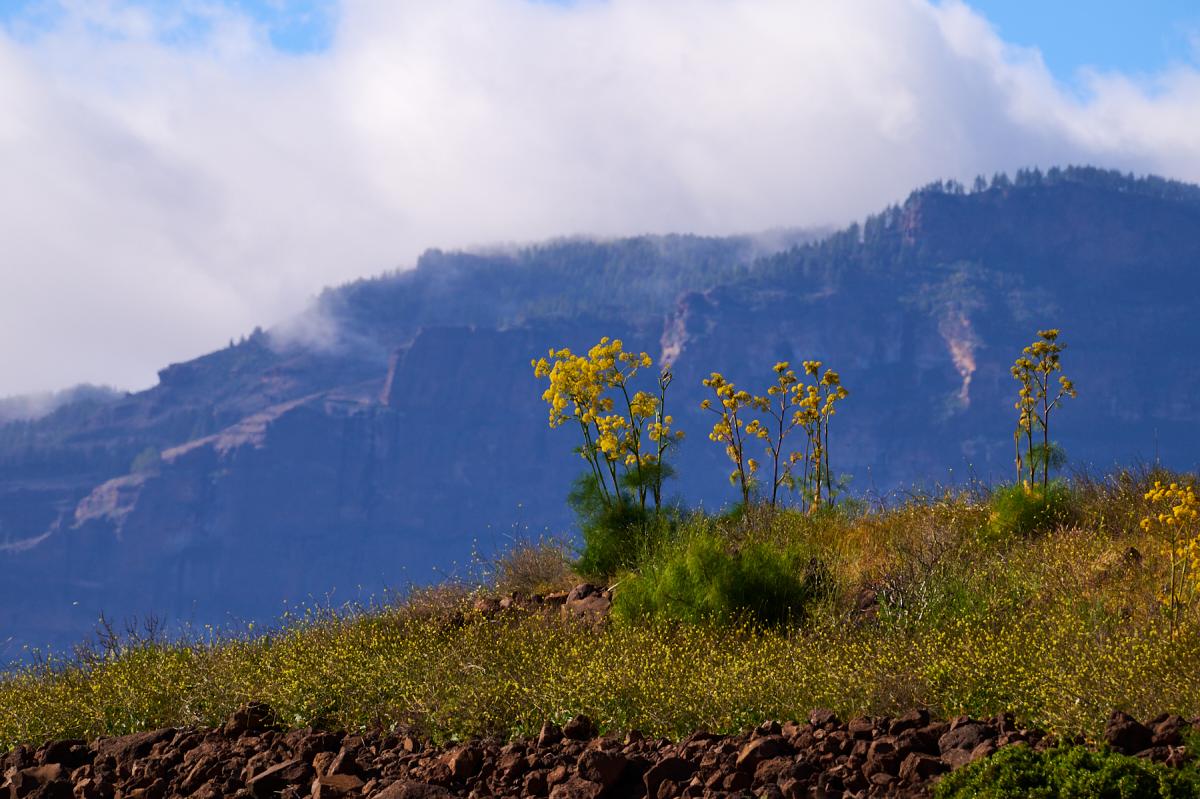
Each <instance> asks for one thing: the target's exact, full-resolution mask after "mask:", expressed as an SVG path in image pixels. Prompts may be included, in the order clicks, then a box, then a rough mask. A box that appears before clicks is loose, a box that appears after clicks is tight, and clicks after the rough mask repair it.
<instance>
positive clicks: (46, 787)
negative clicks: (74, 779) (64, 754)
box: [9, 763, 74, 799]
mask: <svg viewBox="0 0 1200 799" xmlns="http://www.w3.org/2000/svg"><path fill="white" fill-rule="evenodd" d="M9 792H10V795H11V796H12V797H13V799H24V798H25V797H36V799H74V786H72V785H71V781H70V780H69V779H68V778H67V772H66V770H65V769H64V768H63V767H62V766H61V765H59V764H58V763H50V764H48V765H45V766H31V767H30V768H24V769H21V770H20V771H17V772H15V773H14V774H13V775H12V777H11V779H10V784H9Z"/></svg>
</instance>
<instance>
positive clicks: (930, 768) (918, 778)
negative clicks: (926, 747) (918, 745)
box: [900, 752, 949, 785]
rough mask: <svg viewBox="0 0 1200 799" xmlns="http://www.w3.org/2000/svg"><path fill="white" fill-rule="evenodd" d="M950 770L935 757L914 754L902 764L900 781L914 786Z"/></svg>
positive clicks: (918, 753)
mask: <svg viewBox="0 0 1200 799" xmlns="http://www.w3.org/2000/svg"><path fill="white" fill-rule="evenodd" d="M948 770H949V767H948V766H946V764H945V763H943V762H942V761H941V760H939V759H938V758H936V757H934V756H933V755H926V754H922V753H920V752H912V753H911V754H909V756H908V757H906V758H904V762H903V763H901V764H900V779H901V780H902V781H903V782H906V783H908V784H910V785H913V784H916V783H919V782H924V781H925V780H927V779H929V778H930V777H933V776H936V775H938V774H944V773H946V771H948Z"/></svg>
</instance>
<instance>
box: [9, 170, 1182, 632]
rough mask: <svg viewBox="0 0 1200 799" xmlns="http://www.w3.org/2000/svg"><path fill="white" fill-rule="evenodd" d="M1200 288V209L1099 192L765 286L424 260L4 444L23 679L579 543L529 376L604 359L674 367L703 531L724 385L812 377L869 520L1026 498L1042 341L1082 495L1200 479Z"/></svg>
mask: <svg viewBox="0 0 1200 799" xmlns="http://www.w3.org/2000/svg"><path fill="white" fill-rule="evenodd" d="M1197 263H1200V190H1197V189H1195V188H1193V187H1186V186H1181V185H1180V184H1172V183H1166V182H1162V181H1154V180H1151V181H1133V180H1131V179H1127V178H1122V177H1120V176H1115V175H1112V174H1109V173H1099V172H1095V171H1089V170H1073V171H1067V172H1052V173H1050V174H1048V175H1046V176H1040V175H1039V176H1031V175H1025V177H1024V178H1023V179H1020V180H1018V183H1017V185H997V186H996V187H994V188H991V189H989V190H987V191H983V192H979V193H975V194H970V195H967V194H962V193H958V192H957V191H955V190H947V189H945V188H940V189H928V190H924V191H922V192H918V193H917V194H914V195H913V196H912V197H911V198H910V199H909V200H908V201H907V202H906V204H905V205H904V206H903V207H900V208H892V209H889V210H887V211H885V212H884V213H883V214H880V215H879V216H876V217H872V218H871V219H869V220H867V222H866V224H865V225H863V226H854V227H852V228H851V229H849V230H846V231H843V232H841V233H838V234H834V235H832V236H828V237H826V238H824V239H821V240H820V241H816V242H811V243H800V244H798V245H796V246H792V247H790V248H788V249H785V250H783V251H780V252H777V253H775V254H773V255H766V256H763V255H761V253H760V252H759V251H758V250H756V249H755V243H754V242H752V241H751V240H748V239H718V240H714V239H698V238H690V237H672V238H668V239H632V240H626V241H618V242H609V243H589V242H579V241H569V242H560V243H554V244H547V245H542V246H539V247H535V248H531V249H528V250H524V251H520V252H515V253H507V254H493V255H460V254H446V253H436V252H435V253H431V254H430V255H428V256H426V257H425V258H423V259H422V262H421V264H420V265H419V267H418V268H417V269H416V270H413V271H411V272H406V273H401V274H396V275H391V276H387V277H384V278H380V279H377V280H373V281H362V282H359V283H356V284H353V285H351V286H347V287H344V288H342V289H338V290H333V291H330V292H327V293H326V294H325V295H324V296H323V297H322V298H321V300H320V302H319V303H318V305H317V306H316V307H315V308H314V310H313V312H312V314H311V318H309V319H307V320H300V322H299V323H298V324H300V325H301V326H303V325H304V324H310V325H312V326H315V327H317V328H319V329H320V330H321V331H324V333H325V335H323V336H321V337H313V336H295V335H282V334H280V333H279V332H278V331H277V332H275V333H261V332H256V334H255V335H253V336H251V337H250V338H249V339H247V340H245V341H243V342H241V343H239V344H237V345H233V346H231V347H229V348H227V349H225V350H222V351H219V352H216V353H212V354H210V355H207V356H205V357H203V358H199V359H197V360H195V361H191V362H188V363H185V364H176V365H173V366H171V367H169V368H167V369H164V370H163V372H162V373H161V375H160V383H159V385H158V386H156V387H155V388H153V389H151V390H149V391H146V392H142V393H140V394H135V395H126V396H123V397H112V396H107V395H101V396H88V397H86V398H84V399H81V400H79V401H77V402H73V403H67V404H65V405H63V406H62V407H60V408H58V409H57V410H56V411H55V412H54V413H52V414H51V415H49V416H46V417H44V418H42V419H39V420H35V421H15V422H10V423H7V424H4V425H0V562H2V563H3V567H4V568H3V571H2V572H0V574H2V575H3V577H0V647H2V646H3V640H4V638H9V641H10V643H9V645H8V648H7V650H3V649H0V656H3V655H8V656H15V655H17V654H19V652H18V650H17V646H18V645H19V644H20V643H36V644H43V643H53V644H58V645H62V644H65V643H68V642H69V641H71V640H74V639H75V638H77V637H78V636H80V635H81V634H83V633H86V632H87V631H88V630H89V629H91V627H92V625H93V624H94V621H95V619H96V616H97V614H98V612H100V611H102V610H103V611H105V612H106V613H107V614H108V615H109V616H110V617H116V618H118V619H119V618H121V617H124V616H128V615H132V614H148V613H154V614H157V615H160V616H164V617H166V618H167V619H168V620H172V621H194V622H197V623H210V622H218V623H219V622H223V621H229V620H238V619H247V620H248V619H255V620H260V621H262V620H270V619H271V618H274V617H275V616H277V615H278V613H279V612H280V611H281V610H282V609H283V607H284V604H283V603H284V602H289V603H293V604H294V603H305V602H313V601H315V602H325V601H333V602H335V603H337V602H340V601H346V600H352V599H365V598H367V597H369V596H371V595H376V596H378V595H379V594H380V592H381V591H383V590H384V589H387V588H394V589H401V590H402V589H403V588H405V587H406V585H408V584H410V583H425V582H429V581H431V580H435V579H438V578H439V577H440V576H442V575H444V574H446V573H449V572H453V571H454V570H455V569H456V568H457V569H459V570H460V572H461V570H462V568H463V566H464V564H465V563H466V561H468V559H469V557H470V554H471V552H472V550H473V548H478V549H480V550H483V551H487V550H490V549H494V548H497V547H501V546H503V545H504V544H505V543H506V541H508V540H509V539H510V538H512V537H517V536H526V535H533V536H536V535H538V534H540V533H542V532H543V531H546V530H550V531H552V532H561V531H565V530H568V529H569V526H570V518H569V515H568V513H567V509H566V507H565V503H564V497H565V495H566V493H567V491H568V490H569V487H570V484H571V481H572V479H573V478H574V477H575V475H576V474H577V472H578V471H580V464H579V461H578V458H577V456H575V455H573V454H571V452H570V450H571V448H572V446H574V441H573V440H572V439H571V436H570V432H569V431H566V430H555V431H551V430H548V429H547V428H546V426H545V409H544V407H543V406H542V403H541V402H540V400H539V399H538V395H539V393H540V389H539V388H538V386H537V384H536V383H535V382H534V381H533V378H532V374H531V371H530V369H529V359H530V357H531V356H534V355H537V354H541V353H542V352H544V351H545V350H546V349H547V348H548V347H552V346H561V345H569V346H572V347H576V348H583V347H586V346H588V345H589V344H591V343H594V342H595V340H596V339H597V338H599V337H600V336H601V335H615V336H619V337H621V338H623V339H625V340H626V342H627V343H628V345H629V346H630V347H635V348H637V349H644V350H647V351H649V352H650V353H652V354H653V355H655V356H656V357H660V358H662V357H665V358H667V359H669V360H671V361H672V362H673V363H674V364H675V371H676V374H677V380H676V382H675V385H674V386H673V387H672V392H673V396H672V397H671V398H670V399H669V401H670V402H671V403H672V404H673V407H672V411H673V412H674V413H675V415H676V416H677V418H678V420H679V425H680V426H681V427H682V428H683V429H685V430H686V431H687V432H688V434H689V439H688V441H686V442H685V444H684V445H683V447H682V448H681V449H680V451H679V453H678V455H677V459H676V465H677V467H678V472H679V474H678V479H677V481H676V482H675V484H674V486H673V490H674V491H675V492H677V493H678V494H680V495H681V496H683V497H685V498H686V499H687V501H688V502H689V503H690V504H697V503H700V502H703V504H704V505H705V507H710V508H711V507H716V506H719V505H720V504H722V503H723V502H725V501H728V500H730V499H731V498H732V495H731V493H730V491H729V488H728V485H727V484H726V483H725V474H726V473H727V471H728V469H727V467H726V466H725V464H724V463H723V462H722V458H723V455H722V453H721V452H720V451H719V448H717V447H715V446H713V445H711V443H710V442H709V441H708V440H707V438H706V435H705V434H706V432H707V423H708V420H707V419H706V418H705V417H704V416H703V414H702V413H701V412H700V411H699V409H698V407H697V406H698V403H699V400H700V398H701V394H700V390H701V386H700V380H701V379H702V378H703V377H705V376H707V375H708V373H709V372H710V371H713V370H719V371H722V372H724V373H726V374H727V375H728V376H729V377H730V378H731V379H733V380H735V381H737V382H738V383H745V384H747V385H755V384H759V390H761V384H762V383H763V381H764V380H765V379H766V378H767V377H768V372H769V369H770V366H771V364H773V363H774V362H775V361H777V360H791V361H793V362H798V361H801V360H803V359H806V358H814V357H815V358H820V359H822V360H824V361H826V362H827V363H828V364H830V365H831V366H834V367H835V368H837V369H838V370H839V371H840V372H841V373H842V375H843V378H844V381H845V382H846V384H847V385H848V386H849V387H850V390H851V392H852V394H851V398H850V400H848V401H847V402H846V404H845V406H844V411H843V412H842V413H841V414H840V415H839V416H838V418H837V419H836V425H835V427H834V439H833V449H834V466H835V469H836V470H838V471H841V472H846V473H848V474H852V475H853V481H852V483H851V486H852V487H853V488H854V489H855V490H857V491H866V490H879V491H882V490H886V489H890V488H894V487H897V486H900V485H904V484H908V483H911V482H913V481H923V482H925V483H929V482H932V481H937V480H942V481H945V480H959V479H965V478H966V477H967V476H968V475H972V474H973V475H976V476H978V477H980V478H983V479H1007V478H1008V476H1009V472H1010V470H1011V454H1010V453H1011V447H1012V440H1011V431H1012V426H1013V420H1012V418H1011V417H1012V411H1011V403H1012V394H1013V390H1012V385H1011V383H1012V380H1011V378H1010V377H1009V374H1008V366H1009V365H1010V364H1011V361H1012V358H1013V357H1014V356H1015V355H1016V353H1017V352H1019V350H1020V347H1021V346H1022V345H1023V344H1025V343H1027V342H1028V340H1029V339H1030V337H1031V336H1032V335H1033V333H1034V331H1035V330H1036V329H1037V328H1038V327H1046V326H1058V327H1061V328H1063V329H1064V336H1065V338H1066V340H1067V341H1068V343H1069V344H1070V349H1069V350H1068V352H1067V355H1066V357H1065V363H1066V365H1067V371H1068V372H1069V373H1070V374H1071V376H1072V377H1074V378H1075V379H1076V382H1077V383H1078V384H1079V386H1080V390H1081V395H1080V398H1079V399H1078V400H1077V401H1075V402H1072V403H1071V405H1070V407H1069V408H1067V409H1066V410H1065V411H1064V412H1063V413H1062V415H1061V417H1060V418H1061V427H1060V428H1059V429H1058V431H1057V432H1056V438H1058V439H1059V440H1060V441H1061V442H1062V444H1063V445H1064V446H1065V448H1066V450H1067V452H1068V454H1069V455H1070V456H1071V458H1072V461H1073V462H1074V463H1075V464H1076V465H1080V466H1084V465H1089V464H1090V465H1094V466H1096V467H1098V468H1104V467H1107V466H1109V465H1111V464H1112V463H1114V462H1116V461H1124V462H1129V461H1131V460H1133V459H1136V458H1138V457H1141V458H1144V459H1152V458H1153V457H1155V454H1156V452H1155V450H1156V447H1157V451H1158V452H1157V454H1158V455H1159V456H1160V457H1161V458H1162V459H1163V460H1164V461H1165V462H1166V463H1168V464H1169V465H1172V466H1176V467H1181V468H1192V467H1194V465H1195V463H1196V455H1195V453H1196V452H1197V444H1200V428H1198V427H1197V421H1198V420H1200V399H1198V397H1200V364H1198V363H1197V360H1196V358H1195V352H1196V351H1197V345H1200V326H1198V325H1196V324H1195V321H1194V320H1195V310H1194V300H1195V297H1197V296H1200V277H1198V273H1197V270H1196V268H1195V265H1196V264H1197ZM290 329H291V330H293V331H294V329H295V326H292V327H291V328H290ZM314 342H317V343H314ZM456 564H457V566H456Z"/></svg>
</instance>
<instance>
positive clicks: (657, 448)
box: [530, 336, 683, 507]
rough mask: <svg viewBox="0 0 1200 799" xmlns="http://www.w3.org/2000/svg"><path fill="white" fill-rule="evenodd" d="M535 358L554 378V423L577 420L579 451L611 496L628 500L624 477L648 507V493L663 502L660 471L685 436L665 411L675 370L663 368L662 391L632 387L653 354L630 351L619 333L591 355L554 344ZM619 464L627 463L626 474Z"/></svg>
mask: <svg viewBox="0 0 1200 799" xmlns="http://www.w3.org/2000/svg"><path fill="white" fill-rule="evenodd" d="M530 365H531V366H532V367H533V374H534V377H536V378H539V379H540V378H545V379H547V380H549V383H550V385H549V387H548V388H547V389H546V390H545V391H544V392H543V393H542V399H543V400H545V402H546V404H547V405H548V406H549V409H550V410H549V421H550V426H551V427H558V426H559V425H561V424H563V423H564V422H571V421H573V422H576V423H577V424H578V425H579V428H580V433H581V435H582V437H583V445H582V446H581V447H580V449H579V453H580V455H581V456H582V457H583V458H584V460H586V461H587V462H588V464H589V467H590V468H591V476H592V477H593V478H594V479H595V480H596V483H597V486H598V488H599V489H600V490H601V493H602V494H603V496H604V499H605V501H606V502H608V503H610V504H614V503H616V504H619V503H623V502H624V501H625V495H624V493H623V484H628V483H630V482H632V483H633V484H634V485H635V487H636V492H637V495H638V500H639V502H640V503H641V505H642V506H643V507H645V504H646V499H647V497H648V496H653V497H654V501H655V505H656V506H657V505H658V504H659V502H660V501H661V497H660V494H661V477H662V470H661V469H660V468H658V466H659V465H660V464H661V463H662V458H663V455H664V453H665V452H666V450H667V448H668V447H669V446H670V444H671V443H672V442H674V441H678V440H679V439H681V438H682V437H683V434H682V433H680V432H676V431H673V430H672V429H671V425H672V424H673V423H674V420H673V419H672V417H670V416H668V415H666V414H665V413H664V412H663V409H664V406H665V403H666V389H667V386H668V385H670V382H671V372H670V369H669V368H664V369H663V370H662V371H661V372H660V374H659V379H658V387H659V393H658V395H657V396H656V395H655V394H653V393H651V392H648V391H635V392H633V393H632V394H631V393H630V390H629V386H630V385H631V383H632V382H633V380H634V378H635V377H636V376H637V374H638V373H639V372H640V371H641V370H643V369H648V368H650V367H651V366H653V365H654V361H653V359H651V357H650V355H649V354H648V353H645V352H632V351H626V350H625V345H624V343H623V342H622V341H621V340H620V339H610V338H608V337H607V336H605V337H604V338H601V339H600V342H599V343H598V344H596V345H595V346H594V347H592V348H591V349H589V350H588V352H587V354H586V355H576V354H575V353H574V352H572V351H571V350H570V349H568V348H563V349H558V350H554V349H552V350H550V351H549V353H548V357H546V358H537V359H534V360H533V361H531V362H530ZM647 442H649V443H647ZM651 467H654V468H651ZM621 468H623V469H624V470H626V471H625V479H624V480H623V479H622V474H621V471H620V469H621Z"/></svg>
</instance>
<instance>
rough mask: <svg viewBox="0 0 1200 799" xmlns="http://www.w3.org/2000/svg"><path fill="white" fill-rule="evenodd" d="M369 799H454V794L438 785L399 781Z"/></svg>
mask: <svg viewBox="0 0 1200 799" xmlns="http://www.w3.org/2000/svg"><path fill="white" fill-rule="evenodd" d="M363 787H364V789H365V788H366V786H363ZM371 799H454V794H452V793H450V791H448V790H446V789H445V788H443V787H441V786H440V785H430V784H429V783H427V782H412V781H409V780H401V781H400V782H393V783H392V784H391V785H389V786H387V787H386V788H384V789H383V790H381V791H378V792H377V793H375V794H372V795H371Z"/></svg>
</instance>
